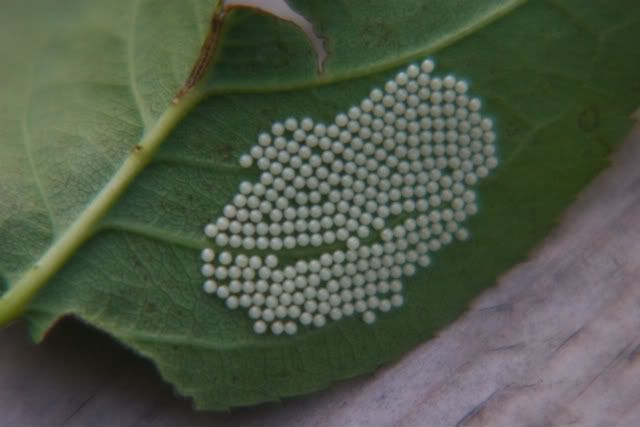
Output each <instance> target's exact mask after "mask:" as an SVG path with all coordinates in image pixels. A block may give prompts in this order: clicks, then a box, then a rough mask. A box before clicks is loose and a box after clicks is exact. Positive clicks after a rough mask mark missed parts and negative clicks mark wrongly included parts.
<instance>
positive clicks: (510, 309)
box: [0, 129, 640, 427]
mask: <svg viewBox="0 0 640 427" xmlns="http://www.w3.org/2000/svg"><path fill="white" fill-rule="evenodd" d="M0 349H1V350H0V425H2V426H23V425H30V426H40V425H41V426H45V425H46V426H65V427H66V426H88V425H118V426H159V425H181V426H238V425H243V426H286V425H291V426H346V425H349V426H351V425H367V426H368V425H385V426H386V425H393V426H417V425H420V426H426V425H438V426H454V425H456V426H519V425H536V426H538V425H580V426H582V425H620V426H631V425H640V129H638V130H637V131H636V132H635V134H634V135H633V136H632V137H631V138H629V141H627V143H626V144H625V145H624V146H623V147H622V149H621V151H620V152H619V153H618V155H617V156H616V158H615V161H614V164H613V166H612V167H611V168H610V169H609V170H608V171H606V172H605V173H604V174H603V175H602V176H601V177H599V178H598V179H597V180H596V181H595V182H594V183H593V184H592V185H591V186H590V187H589V189H588V190H587V191H586V192H585V193H584V194H583V195H581V196H580V197H579V199H578V201H577V202H576V204H575V205H574V206H573V207H572V208H571V209H570V210H569V212H567V214H566V215H565V217H564V218H563V219H562V221H561V224H560V226H559V227H558V229H557V230H556V231H555V232H554V233H553V235H552V236H550V237H549V238H548V239H547V240H546V241H545V242H544V243H543V244H542V245H540V247H538V249H537V250H535V251H534V253H533V254H532V256H531V259H530V260H529V261H528V262H526V263H524V264H521V265H519V266H517V267H516V268H514V269H513V270H512V271H511V272H509V273H508V274H506V275H505V276H504V277H502V278H501V279H500V282H499V285H498V286H497V287H495V288H493V289H490V290H489V291H487V292H485V293H484V294H483V295H482V296H481V297H480V298H478V299H477V300H476V301H475V302H474V303H473V305H472V307H471V309H470V311H469V312H468V313H467V314H466V315H465V316H463V317H462V318H460V319H459V320H458V321H457V322H455V323H454V324H452V325H451V326H450V327H448V328H447V329H445V330H444V331H442V333H441V334H440V336H439V337H437V338H436V339H433V340H431V341H429V342H427V343H425V344H423V345H422V346H420V347H419V348H417V349H415V350H414V351H413V352H411V353H410V354H408V355H406V356H405V357H404V358H403V359H402V360H400V361H398V362H397V363H395V364H393V365H392V366H388V367H386V368H384V369H381V370H380V371H379V372H377V373H376V374H375V375H372V376H370V377H367V378H359V379H355V380H352V381H346V382H343V383H341V384H339V385H337V386H334V387H332V388H330V389H329V390H326V391H324V392H321V393H316V394H314V395H311V396H306V397H302V398H298V399H291V400H287V401H285V402H284V403H282V404H278V405H266V406H262V407H259V408H254V409H244V410H236V411H233V412H231V413H227V414H212V413H197V412H194V411H192V410H191V409H190V406H189V402H187V401H186V400H184V399H180V398H177V397H175V396H174V395H173V393H172V391H171V388H170V387H169V386H168V385H166V384H164V383H163V382H162V381H161V380H160V379H159V377H158V376H157V374H156V373H155V371H154V369H153V367H152V366H151V365H150V364H149V363H147V362H145V361H143V360H140V359H138V358H137V357H136V356H134V355H133V354H130V353H129V352H128V351H126V350H125V349H123V348H121V347H119V346H118V345H117V344H116V343H114V342H113V341H111V340H110V339H109V338H108V337H105V336H103V335H101V334H97V333H95V332H94V331H91V330H89V329H88V328H86V327H84V326H81V325H79V324H77V323H74V322H65V323H64V324H63V325H61V326H60V327H58V328H57V330H56V331H54V332H53V333H52V335H51V336H50V337H48V338H47V340H46V341H45V342H44V344H42V345H40V346H33V345H31V344H29V343H28V341H27V339H26V335H25V332H24V330H23V327H22V326H21V325H16V326H13V327H11V328H9V329H7V330H4V331H2V332H0Z"/></svg>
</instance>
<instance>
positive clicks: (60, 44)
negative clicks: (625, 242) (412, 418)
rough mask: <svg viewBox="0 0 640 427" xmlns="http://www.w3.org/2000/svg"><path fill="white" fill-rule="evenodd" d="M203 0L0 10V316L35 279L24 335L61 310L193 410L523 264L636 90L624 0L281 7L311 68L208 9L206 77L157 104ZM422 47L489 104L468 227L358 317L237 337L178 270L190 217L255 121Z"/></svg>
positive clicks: (638, 65)
mask: <svg viewBox="0 0 640 427" xmlns="http://www.w3.org/2000/svg"><path fill="white" fill-rule="evenodd" d="M214 3H215V2H214V1H213V0H211V1H204V0H201V1H195V0H194V1H191V2H175V4H173V3H169V2H162V1H156V0H140V1H137V2H125V1H115V0H110V1H106V0H93V1H84V2H81V1H77V0H66V1H63V2H56V3H55V4H54V3H53V2H37V3H36V2H35V1H25V0H13V1H10V2H8V3H7V4H5V5H4V6H3V14H2V17H1V18H0V19H1V20H2V25H0V35H1V36H2V38H1V39H0V40H1V41H0V55H2V57H3V63H2V65H0V76H2V77H1V78H0V92H1V93H2V94H3V96H2V97H0V140H1V141H2V145H1V146H0V147H1V150H2V151H1V153H2V155H1V156H0V183H2V185H0V271H1V272H2V274H3V275H4V279H5V281H6V282H7V283H8V287H9V290H8V291H7V292H6V293H5V295H4V297H3V299H1V300H0V319H2V320H3V321H5V322H6V321H8V320H10V319H11V318H12V317H14V315H15V314H17V313H18V312H19V311H20V310H21V309H22V308H23V304H24V303H25V302H26V301H29V300H30V298H31V297H32V296H34V294H35V293H36V292H39V293H38V295H37V297H36V298H35V299H34V300H32V301H31V302H30V304H29V306H28V308H27V312H26V313H25V318H26V319H27V320H28V321H29V322H30V325H31V327H32V332H33V335H34V337H36V338H41V337H42V336H43V335H44V333H45V332H46V331H47V329H48V328H50V327H51V325H52V324H53V323H55V322H56V320H57V319H58V318H59V317H60V316H62V315H66V314H73V315H75V316H78V317H79V318H81V319H83V320H84V321H86V322H88V323H90V324H92V325H94V326H96V327H98V328H100V329H102V330H105V331H107V332H108V333H110V334H111V335H113V336H114V337H116V338H117V339H119V340H120V341H122V342H123V343H125V344H126V345H127V346H129V347H131V348H132V349H134V350H135V351H137V352H139V353H140V354H143V355H144V356H146V357H149V358H150V359H151V360H153V361H154V362H155V364H156V366H157V367H158V369H159V371H160V372H161V374H162V375H163V376H164V377H165V378H166V379H167V380H169V381H170V382H172V383H173V384H174V385H175V386H176V388H177V389H178V390H179V391H180V392H181V393H183V394H185V395H188V396H191V397H193V398H194V400H195V402H196V405H197V406H198V407H199V408H209V409H222V408H227V407H230V406H240V405H250V404H255V403H259V402H264V401H269V400H278V399H280V398H282V397H286V396H292V395H297V394H301V393H307V392H310V391H313V390H317V389H319V388H322V387H325V386H326V385H328V384H330V383H332V382H334V381H336V380H339V379H343V378H347V377H351V376H354V375H358V374H362V373H366V372H370V371H372V370H373V369H375V368H376V367H377V366H379V365H380V364H382V363H384V362H387V361H390V360H393V359H394V358H397V357H398V356H399V355H401V354H402V353H403V352H405V351H407V350H408V349H410V348H411V347H413V346H414V345H416V344H417V343H419V342H421V341H423V340H425V339H427V338H428V337H430V336H432V335H433V334H434V333H435V332H436V331H437V330H438V329H439V328H441V327H442V326H443V325H445V324H447V323H448V322H450V321H452V320H453V319H455V317H456V316H458V315H459V314H460V313H461V312H462V311H463V310H464V309H465V307H466V306H467V304H468V303H469V301H470V299H471V298H472V297H474V296H475V295H477V294H478V293H479V292H480V291H481V290H482V289H484V288H486V287H488V286H491V285H493V284H494V283H495V281H496V278H497V277H498V276H499V275H500V274H501V273H503V272H505V271H506V270H507V269H508V268H509V267H511V266H513V265H514V264H515V263H517V262H519V261H521V260H523V259H525V257H526V255H527V253H528V251H529V250H530V249H531V248H532V246H533V245H534V244H535V243H536V242H538V241H539V240H540V239H541V238H542V237H543V236H544V235H545V234H546V233H547V232H548V231H549V230H550V229H551V228H552V227H553V225H554V223H555V221H556V220H557V219H558V218H559V216H560V214H561V213H562V211H563V209H565V208H566V207H567V206H568V205H569V204H570V203H571V202H572V200H573V199H574V198H575V197H576V195H577V194H578V192H579V191H580V189H581V188H583V187H584V186H585V184H586V183H588V182H589V180H591V179H592V178H593V176H594V175H595V174H597V173H598V172H599V171H600V170H602V168H603V167H605V166H606V165H607V159H608V155H609V153H610V152H611V150H612V149H613V148H614V147H615V146H616V145H617V144H618V143H619V142H620V141H621V140H622V138H623V136H624V135H625V133H626V132H627V131H628V129H629V128H630V124H631V123H630V120H629V116H630V114H631V113H632V112H633V111H634V110H635V109H636V108H637V106H638V99H639V95H640V58H639V57H638V55H637V54H636V52H635V50H636V46H635V41H636V40H638V39H639V38H640V10H639V9H638V8H637V7H635V2H633V1H631V0H619V1H616V2H611V1H608V0H594V1H590V2H584V1H578V0H573V1H568V0H556V1H542V0H540V1H531V2H524V1H497V0H496V1H489V0H482V1H478V0H457V1H451V0H431V1H416V0H413V1H411V0H402V1H398V2H393V3H389V2H383V1H381V0H375V1H349V2H347V1H343V2H325V1H320V0H314V1H304V2H303V1H292V2H291V3H292V4H293V6H294V7H296V8H299V10H300V11H301V12H302V13H303V14H304V15H305V16H307V17H308V18H309V19H310V20H311V22H312V23H313V24H314V25H315V29H316V30H317V31H318V32H319V33H320V34H321V35H322V36H324V37H325V38H326V40H327V45H326V47H327V51H328V54H329V56H328V58H327V61H326V63H325V64H324V65H325V67H324V72H323V73H321V74H318V72H317V64H316V63H315V55H314V52H313V49H312V48H311V47H310V45H309V42H308V40H307V39H306V37H305V36H304V34H302V33H301V32H300V31H299V30H298V29H297V28H295V27H294V26H292V25H291V24H290V23H288V22H283V21H279V20H276V19H274V18H273V17H270V16H268V15H265V14H262V13H259V12H256V11H253V10H242V9H238V10H235V9H233V10H228V11H227V13H226V14H225V17H224V21H223V22H222V27H221V30H220V33H219V34H218V33H216V34H215V35H216V36H218V35H219V38H217V39H216V44H215V52H214V56H213V60H212V64H211V67H210V69H209V72H208V74H207V75H206V77H205V79H204V80H203V81H202V82H200V83H199V84H198V85H196V86H195V87H193V88H191V90H190V91H189V92H188V93H187V94H186V95H185V96H184V97H183V98H182V99H181V100H180V101H179V102H178V103H177V104H175V105H172V104H171V100H172V99H173V97H174V95H175V93H176V92H178V90H179V89H180V87H181V86H182V84H183V82H184V81H185V80H186V79H187V76H188V74H189V70H190V69H191V67H192V65H193V64H194V63H196V62H197V61H198V58H200V61H201V62H200V63H203V62H202V61H205V62H206V56H205V57H203V56H200V57H199V56H198V55H199V51H200V50H199V49H200V45H201V44H202V43H203V41H204V40H205V37H206V34H207V31H208V29H209V27H208V26H209V21H210V17H211V14H212V13H213V10H214V7H215V4H214ZM214 27H215V25H214ZM17 34H19V35H20V38H19V41H17V39H16V35H17ZM209 41H211V39H209ZM425 56H432V57H433V58H434V59H435V60H436V63H437V69H436V72H435V74H437V75H442V76H444V75H446V74H449V73H452V74H455V75H456V76H459V77H462V78H465V79H468V81H469V82H470V85H471V92H472V93H473V94H476V95H479V96H481V97H482V98H483V101H484V108H483V113H485V114H487V113H488V114H490V115H491V116H492V117H493V118H494V120H495V122H496V127H497V133H498V141H497V145H498V147H499V150H500V161H501V164H500V166H499V167H498V169H496V171H495V172H494V173H493V174H492V175H491V176H490V177H489V178H486V179H485V180H483V181H482V182H481V184H480V185H479V186H478V194H479V197H480V210H479V213H478V214H477V215H475V216H473V217H472V218H470V219H469V220H468V222H467V225H468V228H469V230H470V231H471V235H472V238H471V239H470V240H468V241H466V242H459V243H455V244H452V245H450V246H448V247H446V248H445V249H443V250H442V251H441V252H439V253H438V254H437V255H435V256H434V259H433V264H432V265H431V266H430V267H429V268H426V269H423V270H420V271H419V274H417V275H416V276H414V277H412V278H411V279H410V280H406V281H405V293H404V296H405V301H406V302H405V305H404V306H403V307H401V308H399V309H396V310H392V311H391V312H389V313H385V314H381V315H379V316H378V320H377V322H376V323H375V324H374V325H372V326H369V325H366V324H365V323H363V322H362V321H361V320H360V318H358V317H353V318H349V319H344V320H340V321H335V322H329V323H328V324H327V326H325V327H323V328H317V329H308V330H307V329H304V330H302V331H300V333H299V334H298V335H296V336H294V337H288V336H273V335H269V334H268V335H256V334H254V333H253V329H252V321H251V320H250V319H249V318H248V317H247V316H246V314H245V313H244V311H243V310H235V311H231V310H229V309H227V308H226V307H225V306H224V304H223V303H222V301H221V300H219V299H217V298H213V297H210V296H208V295H206V294H205V293H204V292H203V291H202V278H201V276H200V264H201V261H200V259H199V253H200V250H201V248H203V247H205V246H206V245H207V241H206V239H205V238H204V236H203V233H202V229H203V226H204V225H205V224H206V223H207V222H208V221H210V220H211V219H212V218H215V217H217V216H218V215H219V213H220V211H221V209H222V207H223V206H224V205H225V204H226V203H228V202H229V201H230V200H231V198H232V197H233V196H234V194H235V193H236V191H237V188H238V185H239V183H240V182H242V181H243V180H254V179H256V178H257V175H258V173H257V171H256V170H254V169H242V168H240V167H238V163H237V162H238V158H239V157H240V155H241V154H243V153H245V152H247V151H248V149H249V148H250V147H251V146H252V145H254V144H255V143H256V137H257V135H258V134H259V133H260V132H262V131H265V130H269V129H270V127H271V123H272V122H274V121H276V120H283V119H285V118H287V117H289V116H294V117H298V118H301V117H305V116H309V117H313V118H314V119H315V120H316V121H318V122H324V123H330V122H331V121H332V120H333V118H334V116H335V115H336V113H339V112H342V111H346V110H347V109H348V108H349V107H350V106H351V105H354V104H356V103H359V102H360V100H361V99H363V98H364V97H365V96H367V95H368V94H369V92H370V90H371V89H372V88H373V87H381V86H383V85H384V82H385V81H386V80H387V79H389V78H391V77H393V76H394V75H395V73H396V72H397V71H398V70H399V69H400V67H404V66H406V65H407V64H408V63H410V62H412V61H420V60H421V59H422V58H423V57H425ZM0 323H1V322H0Z"/></svg>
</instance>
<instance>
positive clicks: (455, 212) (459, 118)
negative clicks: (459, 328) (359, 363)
mask: <svg viewBox="0 0 640 427" xmlns="http://www.w3.org/2000/svg"><path fill="white" fill-rule="evenodd" d="M433 69H434V64H433V62H432V61H431V60H429V59H427V60H424V61H423V62H422V63H420V64H413V65H410V66H408V67H407V68H406V69H405V70H403V71H401V72H399V73H398V74H396V76H395V77H394V78H393V79H391V80H389V81H387V82H386V83H385V84H384V87H383V88H376V89H373V90H372V91H371V92H370V94H369V96H368V97H366V98H365V99H363V100H362V102H360V104H359V105H354V106H352V107H351V108H349V109H348V111H347V112H346V113H339V114H337V115H336V117H335V120H334V123H332V124H329V125H326V124H323V123H316V122H314V120H312V119H311V118H302V119H299V120H298V119H296V118H293V117H291V118H287V119H286V120H284V121H283V122H275V123H273V125H272V127H271V130H270V132H264V133H261V134H260V135H258V138H257V143H256V144H255V145H253V146H252V147H251V149H250V151H249V153H247V154H244V155H243V156H242V157H241V158H240V160H239V161H240V165H241V166H242V167H245V168H254V169H255V170H256V172H257V173H259V178H258V179H257V181H253V182H252V181H243V182H241V183H240V185H239V187H238V191H237V193H236V194H235V196H234V197H233V199H232V200H231V201H230V202H229V203H228V204H227V205H225V206H224V207H223V209H222V212H221V214H220V215H219V216H218V217H217V219H215V220H214V221H213V222H212V223H210V224H207V225H206V226H205V228H204V233H205V235H206V236H207V237H208V238H209V239H210V240H211V242H212V244H211V247H210V248H207V249H204V250H203V251H202V254H201V257H202V261H203V265H202V274H203V276H205V282H204V285H203V289H204V291H205V292H206V293H209V294H214V295H216V296H217V297H218V298H220V299H222V300H223V301H224V303H225V304H226V306H227V307H228V308H229V309H238V308H242V309H244V310H246V312H247V314H248V316H249V317H250V318H251V319H253V322H254V323H253V329H254V331H255V333H257V334H263V333H266V332H271V333H272V334H275V335H280V334H289V335H293V334H296V333H297V332H298V330H299V328H300V327H301V326H303V327H316V328H321V327H322V326H324V325H325V324H326V323H327V322H328V321H331V320H334V321H336V320H339V319H341V318H344V317H349V316H353V315H358V316H361V318H362V320H363V321H364V322H366V323H369V324H371V323H374V322H375V321H376V317H377V316H378V315H379V313H381V312H382V313H384V312H388V311H389V310H392V309H393V308H395V307H400V306H402V305H403V303H404V297H403V286H404V282H405V279H406V278H408V277H411V276H413V275H414V274H415V273H416V271H417V270H418V269H421V268H426V267H428V266H429V264H430V263H431V256H432V254H434V253H435V252H437V251H438V250H440V249H441V248H442V247H443V246H446V245H448V244H450V243H452V242H453V241H455V240H465V239H467V238H468V236H469V232H468V231H467V229H466V228H465V227H464V222H465V220H466V219H467V218H468V217H469V216H470V215H474V214H475V213H476V212H477V211H478V207H477V204H476V193H475V192H474V191H473V189H472V188H473V187H474V186H475V185H476V184H477V183H478V181H479V180H481V179H482V178H485V177H486V176H488V175H489V173H490V171H491V170H492V169H494V168H495V167H496V166H497V165H498V158H497V156H496V147H495V145H494V142H495V139H496V135H495V133H494V130H493V122H492V120H491V119H489V118H486V117H483V116H482V115H481V114H480V109H481V105H482V104H481V101H480V100H479V99H477V98H473V97H470V96H469V95H468V93H467V91H468V84H467V82H466V81H464V80H459V79H457V78H455V77H454V76H451V75H448V76H445V77H437V76H433V75H432V71H433ZM304 254H307V255H306V256H304Z"/></svg>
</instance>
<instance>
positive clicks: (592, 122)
mask: <svg viewBox="0 0 640 427" xmlns="http://www.w3.org/2000/svg"><path fill="white" fill-rule="evenodd" d="M599 124H600V109H599V108H598V106H597V105H591V106H589V107H587V108H585V109H584V110H582V111H581V112H580V114H579V115H578V127H580V129H582V130H583V131H585V132H593V131H594V130H595V129H596V128H597V127H598V126H599Z"/></svg>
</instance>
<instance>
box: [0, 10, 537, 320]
mask: <svg viewBox="0 0 640 427" xmlns="http://www.w3.org/2000/svg"><path fill="white" fill-rule="evenodd" d="M527 1H528V0H516V1H514V2H512V3H509V4H508V5H505V6H504V7H502V8H497V9H493V10H491V11H490V12H488V13H487V14H486V15H485V16H483V17H482V18H480V19H478V20H476V21H475V22H474V23H473V24H470V25H467V26H466V27H463V28H462V29H460V30H459V31H457V32H456V33H454V34H452V35H451V36H449V37H443V38H441V39H440V40H438V41H436V42H434V43H431V44H429V45H427V46H426V47H424V48H422V49H416V50H413V51H410V52H407V53H405V54H404V55H402V56H398V57H393V58H392V59H390V60H388V61H385V62H380V63H377V64H373V65H367V66H366V67H365V66H363V67H360V68H356V69H355V70H354V71H353V72H348V73H343V74H334V75H330V74H324V75H319V76H317V78H316V79H315V80H307V81H299V82H295V83H293V84H289V85H287V84H270V85H259V86H251V85H246V84H245V85H244V86H242V87H240V86H236V85H226V86H223V87H219V88H214V89H207V88H206V87H203V86H204V84H203V82H200V84H199V85H197V86H195V87H194V88H193V89H192V90H191V91H190V92H188V93H186V94H185V95H184V96H183V97H182V98H180V100H179V102H177V103H174V104H171V105H170V106H169V108H168V109H167V110H166V111H165V112H164V113H163V114H162V115H161V116H160V118H159V119H158V120H157V121H156V122H155V124H154V125H153V127H152V128H151V129H150V130H149V131H148V132H147V133H145V135H144V136H143V138H142V140H141V141H140V142H139V143H138V144H135V145H133V144H132V151H131V154H130V155H129V156H128V157H127V158H126V159H125V160H124V162H123V164H122V165H121V166H120V168H119V169H118V170H117V172H116V173H115V174H114V175H113V177H112V178H111V179H110V180H109V181H108V182H107V183H106V184H105V186H104V187H103V188H102V190H101V191H100V193H99V194H98V195H97V196H96V197H95V199H94V200H93V201H92V202H91V203H90V204H89V205H88V206H87V208H86V209H85V210H84V211H83V212H82V213H81V214H80V215H79V216H78V217H77V218H76V220H75V221H74V222H73V223H72V224H71V226H70V227H69V228H67V229H66V230H65V232H64V233H63V234H62V235H61V236H60V238H59V239H57V240H56V241H55V243H53V244H52V245H51V246H50V247H49V248H48V249H47V251H45V253H44V254H43V255H42V256H41V257H40V259H39V260H38V261H36V262H35V263H34V265H33V266H32V267H31V268H29V269H28V270H27V271H26V272H25V273H24V274H23V275H22V277H21V278H20V279H19V280H18V281H17V282H16V283H15V284H13V285H12V286H11V287H10V288H9V290H8V291H7V292H6V293H5V294H4V295H3V296H2V298H0V325H4V324H7V323H8V322H10V321H12V320H14V319H16V318H17V317H19V316H20V315H21V314H22V312H23V311H24V310H25V309H26V307H27V305H28V304H29V303H30V301H31V300H32V299H33V298H34V297H35V296H36V295H37V293H38V292H39V291H40V290H41V289H42V288H43V287H44V286H45V285H46V283H47V282H48V281H49V279H51V278H52V277H53V276H54V275H55V274H56V273H57V272H58V270H59V269H60V268H62V266H63V265H64V264H65V263H66V261H67V260H68V259H69V258H71V256H72V255H73V254H74V253H75V252H76V250H77V249H79V248H80V247H81V246H82V245H83V244H84V243H85V242H86V241H87V240H88V239H89V238H90V237H92V236H93V235H94V234H95V233H96V232H97V231H99V223H100V220H101V219H102V218H103V217H104V216H105V215H106V213H107V212H108V211H109V210H110V208H111V207H112V206H113V205H114V204H115V202H116V201H117V200H118V199H119V198H120V196H121V195H122V194H123V193H124V192H125V190H126V189H127V188H128V187H129V185H130V184H131V182H133V180H134V179H135V178H136V177H137V176H138V174H139V173H140V172H142V170H144V168H145V167H146V166H147V165H148V164H149V163H150V162H151V161H152V160H153V158H154V155H155V153H156V152H157V150H158V149H159V148H160V146H161V145H162V142H163V141H164V140H165V139H166V137H167V136H168V135H169V134H170V133H171V131H173V129H174V128H175V126H176V125H177V124H178V123H179V122H180V120H182V118H183V117H184V116H185V115H186V114H187V113H189V112H190V111H191V109H192V108H194V107H195V106H196V105H197V104H198V103H200V102H201V101H203V100H204V99H206V98H209V97H213V96H217V95H225V94H231V93H235V94H244V93H265V92H274V91H284V90H296V89H304V88H311V87H315V86H321V85H326V84H332V83H338V82H340V81H344V80H351V79H355V78H358V77H364V76H366V75H370V74H374V73H376V72H380V71H384V70H386V69H391V68H394V67H396V66H399V65H401V64H403V63H406V62H408V61H409V60H411V59H413V58H416V57H420V56H424V55H428V54H430V53H433V52H435V51H438V50H441V49H443V48H445V47H448V46H450V45H452V44H455V43H456V42H458V41H459V40H461V39H463V38H465V37H467V36H468V35H470V34H473V33H474V32H476V31H478V30H480V29H482V28H484V27H486V26H488V25H489V24H491V23H493V22H495V21H496V20H498V19H500V18H502V17H504V16H505V15H507V14H509V13H511V12H513V11H514V10H516V9H517V8H518V7H520V6H522V5H524V4H525V3H526V2H527ZM135 5H137V0H136V3H135V4H134V6H135ZM128 51H129V53H132V51H131V49H130V47H128ZM214 64H215V61H214ZM129 67H131V64H129ZM129 71H130V72H133V70H131V69H130V70H129ZM210 71H211V70H209V72H210ZM132 79H135V76H132ZM132 91H133V92H134V97H135V99H136V104H138V105H139V111H140V114H141V117H142V119H143V122H145V117H144V111H143V105H142V104H140V102H139V99H138V96H137V95H136V94H135V89H134V88H133V87H132ZM175 243H176V244H185V243H186V244H185V246H187V245H188V247H193V246H194V242H190V241H189V242H182V243H180V242H178V241H176V242H175Z"/></svg>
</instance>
